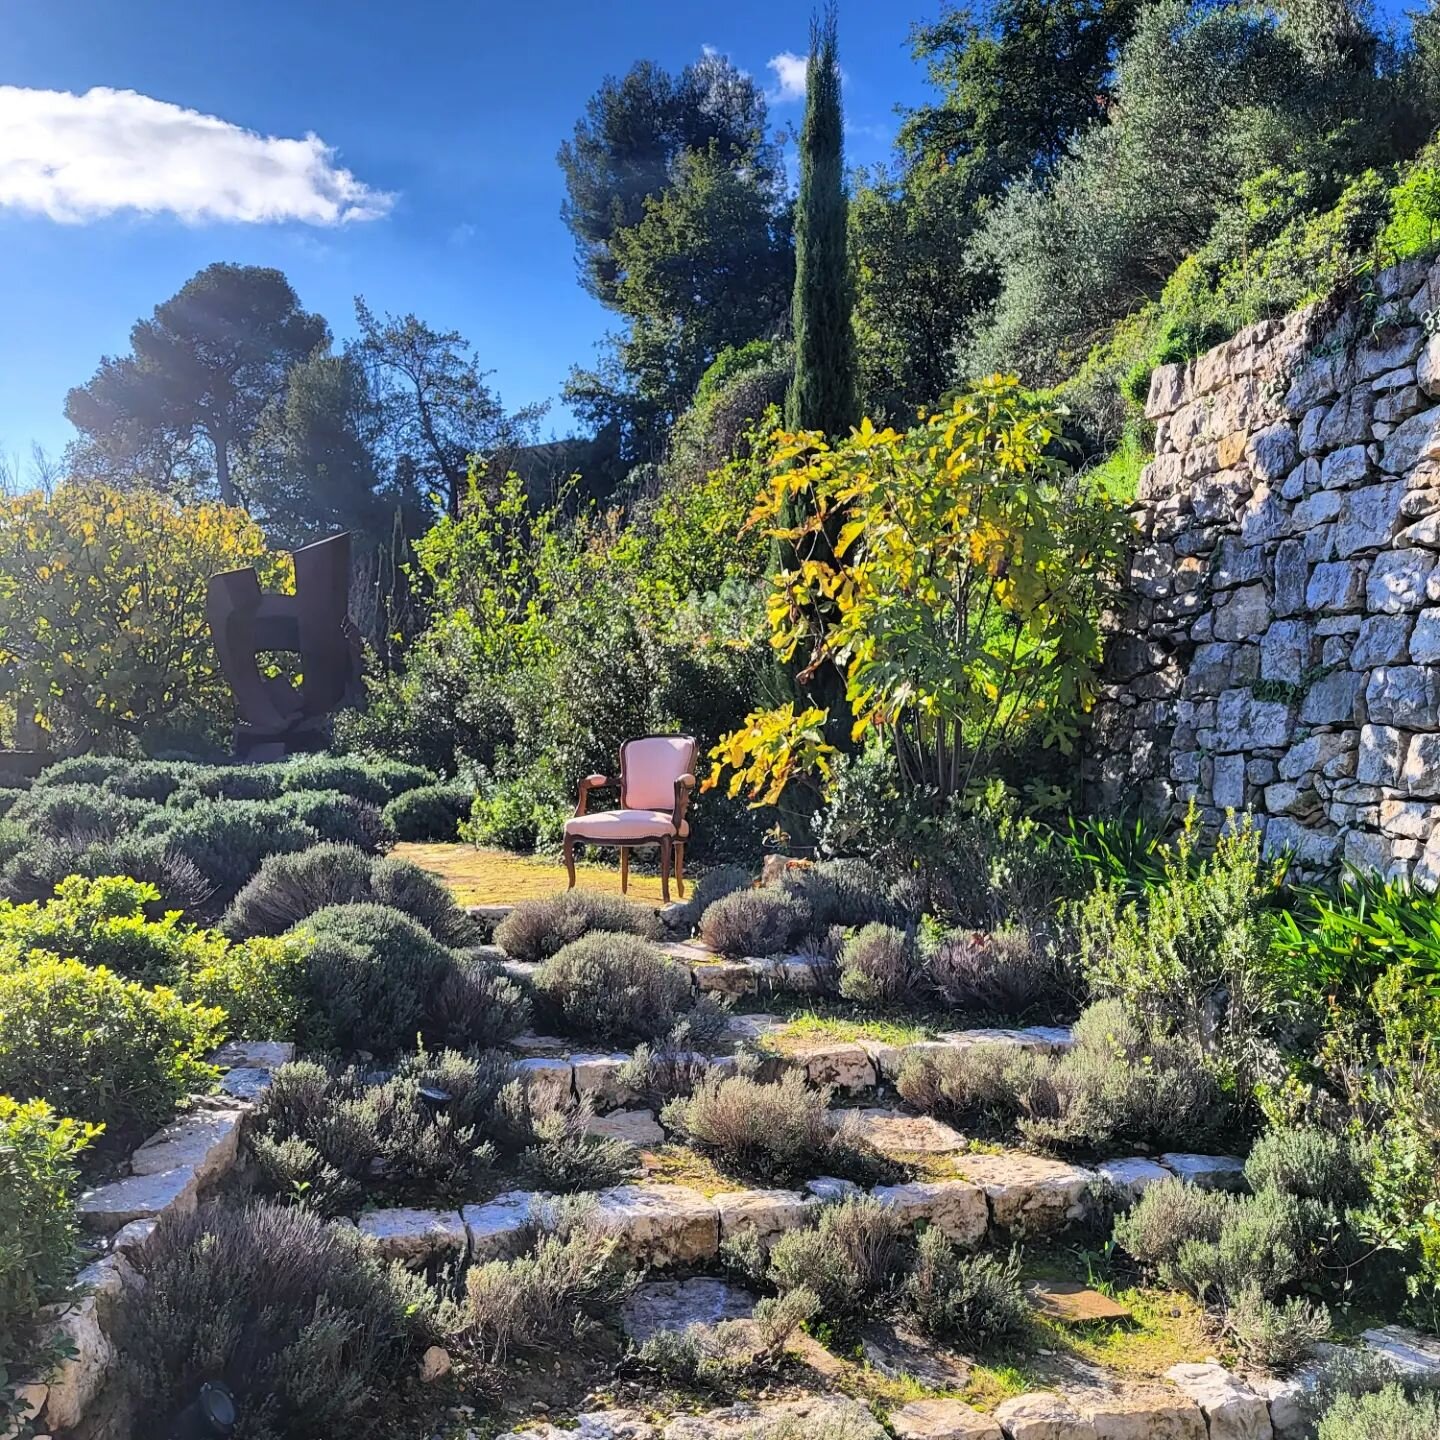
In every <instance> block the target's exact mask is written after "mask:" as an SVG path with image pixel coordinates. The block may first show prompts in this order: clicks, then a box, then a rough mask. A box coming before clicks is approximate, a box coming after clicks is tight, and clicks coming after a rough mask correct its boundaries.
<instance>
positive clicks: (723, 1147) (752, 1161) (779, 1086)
mask: <svg viewBox="0 0 1440 1440" xmlns="http://www.w3.org/2000/svg"><path fill="white" fill-rule="evenodd" d="M830 1093H831V1092H830V1090H829V1088H828V1087H827V1088H823V1089H811V1088H810V1086H809V1085H807V1084H806V1082H805V1077H804V1076H803V1075H802V1074H801V1073H800V1072H799V1071H797V1070H787V1071H786V1072H785V1073H784V1074H783V1075H782V1076H781V1077H780V1079H779V1080H777V1081H774V1082H771V1083H766V1082H763V1081H759V1080H755V1079H752V1078H751V1077H750V1076H748V1075H731V1076H727V1077H725V1078H719V1077H716V1076H714V1075H706V1076H705V1077H703V1078H702V1079H701V1080H700V1082H699V1083H698V1084H697V1085H696V1086H695V1089H694V1091H693V1092H692V1093H691V1094H690V1095H688V1096H685V1097H680V1098H677V1099H674V1100H671V1101H670V1102H669V1103H668V1104H667V1105H666V1106H665V1108H664V1111H663V1113H662V1119H663V1121H664V1124H665V1128H666V1129H667V1130H671V1131H676V1132H678V1133H680V1134H681V1135H683V1136H684V1137H685V1138H686V1139H687V1140H688V1141H689V1142H690V1143H691V1144H692V1145H694V1146H695V1147H696V1148H697V1149H698V1150H702V1151H704V1152H705V1153H706V1154H708V1155H711V1156H713V1157H714V1158H715V1159H716V1160H717V1161H718V1162H720V1163H721V1164H723V1165H726V1166H729V1167H730V1168H732V1169H734V1170H736V1171H739V1172H741V1173H742V1174H747V1175H755V1176H758V1177H760V1178H762V1179H766V1180H776V1181H799V1180H806V1179H810V1178H813V1177H814V1176H816V1175H840V1176H848V1177H851V1178H856V1179H860V1178H864V1179H873V1178H875V1176H876V1174H877V1173H878V1172H879V1170H880V1168H881V1167H880V1164H879V1157H878V1156H876V1155H875V1154H874V1152H872V1151H870V1150H868V1149H867V1148H866V1147H865V1146H863V1145H862V1144H860V1143H859V1142H858V1141H856V1140H854V1139H852V1138H851V1136H850V1135H848V1134H847V1133H846V1131H845V1129H844V1127H843V1126H842V1127H840V1128H838V1129H837V1128H835V1127H833V1126H832V1125H831V1123H830V1111H829V1105H830Z"/></svg>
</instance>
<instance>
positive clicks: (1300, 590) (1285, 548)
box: [1271, 540, 1310, 615]
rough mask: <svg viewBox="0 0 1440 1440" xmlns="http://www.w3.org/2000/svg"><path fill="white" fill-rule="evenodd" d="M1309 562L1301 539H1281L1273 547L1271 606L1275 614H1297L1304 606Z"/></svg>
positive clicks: (1308, 576)
mask: <svg viewBox="0 0 1440 1440" xmlns="http://www.w3.org/2000/svg"><path fill="white" fill-rule="evenodd" d="M1309 581H1310V562H1309V560H1308V559H1307V558H1306V555H1305V542H1304V541H1303V540H1282V541H1281V542H1280V544H1279V545H1278V546H1276V548H1275V589H1274V595H1273V597H1272V600H1271V608H1272V609H1273V610H1274V611H1275V613H1276V614H1277V615H1298V614H1299V613H1300V612H1301V611H1302V610H1303V609H1304V608H1305V594H1306V590H1307V588H1308V586H1309Z"/></svg>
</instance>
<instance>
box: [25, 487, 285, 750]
mask: <svg viewBox="0 0 1440 1440" xmlns="http://www.w3.org/2000/svg"><path fill="white" fill-rule="evenodd" d="M247 565H254V566H255V567H256V569H257V570H258V571H259V573H260V581H261V584H262V585H263V586H266V587H272V588H273V587H276V586H277V585H279V584H280V583H281V582H282V580H283V578H284V575H285V572H286V570H287V569H288V561H285V560H283V559H282V557H280V556H278V555H274V554H271V553H270V552H268V551H267V550H266V548H265V539H264V536H263V534H262V533H261V531H260V527H259V526H258V525H257V524H256V523H255V522H254V521H253V520H251V519H250V517H249V516H248V515H247V514H246V513H245V512H244V511H243V510H240V509H237V508H233V507H230V506H225V505H181V504H179V503H178V502H177V501H175V500H173V499H171V498H169V497H168V496H164V495H161V494H158V493H157V492H154V491H149V490H128V491H120V490H112V489H107V488H105V487H103V486H90V485H79V484H71V485H65V486H62V487H61V488H60V489H58V490H56V491H55V492H54V493H53V494H51V495H46V494H43V493H41V492H38V491H31V492H28V493H26V494H23V495H14V496H8V497H4V498H3V499H0V697H4V698H7V699H8V700H9V701H10V702H11V703H12V704H16V705H23V706H24V707H26V713H30V707H32V706H33V714H34V716H35V717H36V718H37V719H38V721H39V722H40V723H41V724H42V725H44V726H45V727H47V728H48V729H51V730H56V731H61V732H65V733H67V734H75V735H79V736H81V737H89V738H92V739H97V738H104V737H107V736H111V735H114V734H116V733H122V734H123V733H130V734H133V733H137V732H139V731H140V730H142V729H144V728H145V726H146V725H147V724H149V723H152V722H155V721H158V720H162V719H164V718H165V717H166V716H168V715H171V714H172V713H174V712H175V711H176V710H177V709H178V708H179V707H180V706H181V705H189V706H192V707H197V708H198V707H204V708H218V710H219V712H220V713H222V714H223V713H225V712H226V711H228V709H229V705H230V694H229V689H228V687H227V686H226V685H225V683H224V681H223V680H222V678H221V677H220V674H219V670H218V660H217V657H216V654H215V647H214V645H213V644H212V642H211V638H210V630H209V627H208V626H207V624H206V621H205V588H206V584H207V582H208V581H209V578H210V576H211V575H214V574H215V573H217V572H218V571H222V570H235V569H239V568H242V567H244V566H247Z"/></svg>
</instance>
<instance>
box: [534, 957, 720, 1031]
mask: <svg viewBox="0 0 1440 1440" xmlns="http://www.w3.org/2000/svg"><path fill="white" fill-rule="evenodd" d="M534 984H535V993H536V996H537V997H538V998H539V1000H540V1002H541V1004H542V1005H543V1006H544V1007H545V1010H546V1012H547V1017H552V1018H553V1020H554V1023H555V1025H556V1026H557V1028H559V1029H560V1030H561V1032H562V1033H564V1034H566V1035H573V1036H577V1037H580V1038H584V1039H592V1040H597V1041H601V1042H604V1043H606V1044H624V1043H633V1042H635V1041H640V1040H659V1039H662V1038H664V1037H665V1036H666V1035H668V1034H669V1033H670V1032H671V1030H673V1029H674V1028H675V1023H676V1021H678V1020H679V1019H680V1018H681V1017H682V1016H683V1015H684V1014H685V1012H686V1011H687V1010H689V1009H690V1007H691V1005H692V1004H693V1003H694V996H693V992H692V989H691V984H690V971H689V969H688V967H686V966H684V965H681V964H680V963H679V962H678V961H675V960H671V959H669V958H668V957H667V956H665V955H663V954H662V953H661V952H660V951H659V950H657V949H656V948H655V946H654V945H652V944H650V943H649V942H648V941H646V940H642V939H640V938H639V937H638V936H634V935H614V934H604V933H602V932H596V933H594V934H591V935H585V936H583V937H582V938H581V939H579V940H575V941H572V942H571V943H570V944H569V945H567V946H565V948H564V949H563V950H561V951H560V952H559V953H558V954H555V955H552V956H551V957H550V959H548V960H547V961H545V963H544V964H543V965H542V966H541V967H540V969H539V970H538V971H537V972H536V975H535V980H534Z"/></svg>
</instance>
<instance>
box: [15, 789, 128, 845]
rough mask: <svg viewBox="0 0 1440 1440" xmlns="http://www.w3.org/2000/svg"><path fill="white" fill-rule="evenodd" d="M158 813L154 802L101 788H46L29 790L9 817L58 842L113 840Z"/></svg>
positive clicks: (18, 801)
mask: <svg viewBox="0 0 1440 1440" xmlns="http://www.w3.org/2000/svg"><path fill="white" fill-rule="evenodd" d="M155 813H156V807H155V805H154V803H153V802H151V801H148V800H137V799H134V798H132V797H130V796H127V795H117V794H115V793H114V791H111V790H104V789H101V787H100V786H98V785H45V786H39V787H36V788H35V789H32V790H28V791H26V792H25V794H23V795H22V796H21V797H20V799H18V800H17V801H16V802H15V804H14V805H12V806H11V807H10V816H9V818H10V819H12V820H15V821H23V822H24V824H25V825H27V826H28V827H29V828H30V831H31V833H32V834H35V835H44V836H48V837H49V838H51V839H54V840H73V841H78V842H82V843H83V842H88V841H92V840H113V839H115V838H116V837H117V836H118V835H121V834H122V833H125V832H127V831H131V830H133V829H134V828H135V827H136V826H137V825H139V824H140V822H141V821H143V820H144V819H146V817H147V816H150V815H153V814H155Z"/></svg>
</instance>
